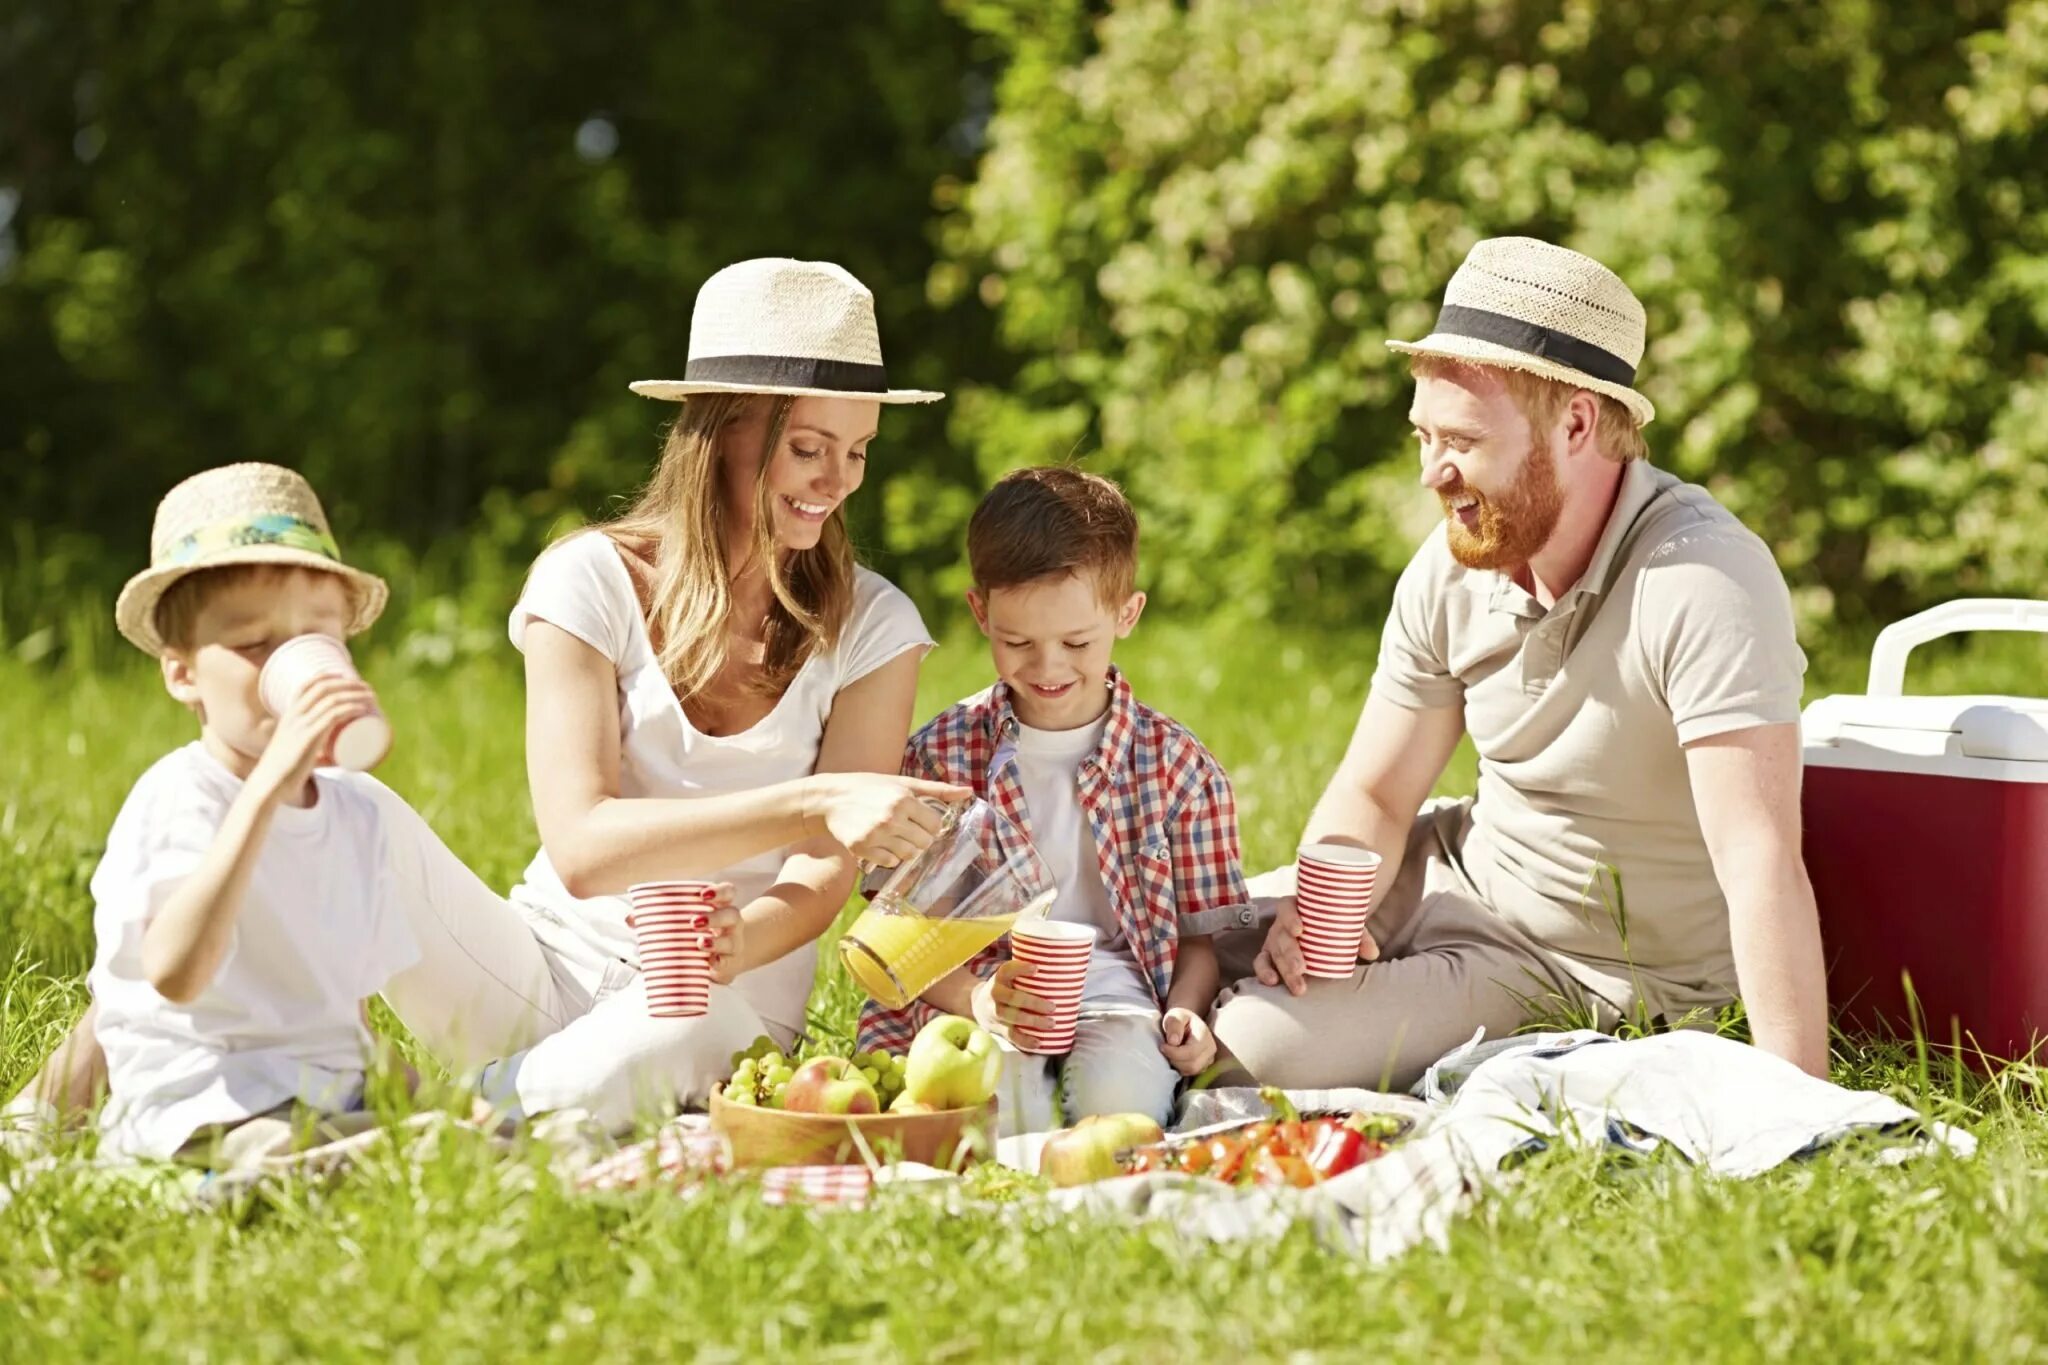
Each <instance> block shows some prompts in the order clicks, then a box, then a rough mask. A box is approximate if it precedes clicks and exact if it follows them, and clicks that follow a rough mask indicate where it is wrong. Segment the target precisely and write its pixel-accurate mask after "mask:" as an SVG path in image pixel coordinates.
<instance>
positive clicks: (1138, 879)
mask: <svg viewBox="0 0 2048 1365" xmlns="http://www.w3.org/2000/svg"><path fill="white" fill-rule="evenodd" d="M1109 686H1110V702H1109V724H1108V725H1107V726H1105V727H1104V728H1103V732H1102V743H1101V745H1100V746H1099V747H1098V748H1097V749H1096V750H1095V752H1094V753H1092V754H1090V755H1089V756H1088V757H1087V758H1085V759H1083V760H1082V761H1081V766H1080V770H1079V772H1078V774H1077V780H1078V781H1079V783H1080V797H1081V809H1082V810H1083V811H1084V812H1085V813H1086V814H1087V817H1088V824H1089V827H1090V828H1091V829H1092V830H1093V831H1094V834H1095V851H1096V857H1097V858H1098V859H1099V860H1100V866H1101V871H1102V884H1103V886H1104V887H1105V888H1106V889H1107V890H1108V892H1109V903H1110V906H1111V908H1112V909H1113V910H1114V911H1115V912H1116V918H1117V924H1118V925H1119V926H1120V927H1121V928H1122V930H1123V933H1124V937H1125V939H1126V940H1128V941H1129V943H1130V945H1131V950H1132V952H1133V954H1134V955H1135V956H1136V958H1137V960H1138V966H1139V968H1140V969H1141V970H1142V971H1143V972H1144V974H1145V978H1146V980H1147V981H1149V982H1150V983H1151V986H1152V994H1153V996H1154V998H1155V999H1157V1000H1158V1001H1159V1002H1160V1003H1161V1007H1162V1008H1163V1007H1164V1003H1165V1000H1166V992H1167V989H1168V988H1169V987H1170V986H1171V985H1172V984H1173V963H1174V957H1175V955H1176V952H1177V950H1178V948H1179V946H1180V936H1181V935H1182V934H1189V935H1201V934H1212V933H1215V932H1217V931H1219V930H1222V929H1234V928H1238V927H1241V926H1244V925H1248V924H1251V923H1252V922H1253V921H1254V919H1255V918H1256V912H1254V911H1253V909H1252V908H1251V896H1250V894H1249V893H1248V892H1247V891H1246V890H1245V885H1244V872H1243V869H1242V868H1241V867H1240V866H1239V853H1238V841H1237V802H1236V799H1235V798H1234V797H1233V796H1232V795H1231V791H1230V779H1229V778H1228V777H1226V776H1224V773H1223V767H1222V765H1221V764H1219V763H1218V762H1217V761H1216V759H1215V757H1214V756H1213V755H1212V754H1210V752H1209V751H1208V750H1207V749H1205V748H1203V747H1202V742H1201V741H1200V740H1198V739H1196V738H1195V737H1194V735H1193V734H1192V733H1190V732H1189V731H1188V729H1187V728H1186V727H1185V726H1183V725H1181V724H1180V723H1179V722H1178V721H1175V720H1173V719H1172V718H1171V717H1168V716H1165V715H1162V714H1160V713H1159V712H1157V711H1154V710H1153V709H1152V708H1151V707H1149V706H1146V705H1145V704H1144V703H1142V702H1140V701H1138V700H1137V699H1136V698H1135V697H1133V696H1132V695H1131V685H1130V683H1129V682H1128V681H1127V680H1126V679H1125V678H1124V676H1123V673H1122V671H1121V670H1118V669H1115V668H1112V669H1111V670H1110V673H1109ZM1016 734H1017V716H1016V713H1015V712H1014V711H1013V710H1012V709H1011V707H1010V689H1009V688H1008V687H1007V686H1006V685H1004V684H1003V683H1000V682H999V683H997V684H996V685H995V686H993V687H991V688H989V689H988V690H987V691H986V692H982V693H979V694H977V695H975V696H972V697H969V698H968V699H967V700H965V701H962V702H958V703H955V704H954V705H953V706H951V707H949V708H947V709H946V710H944V711H942V712H940V713H939V714H938V715H937V716H936V717H934V718H933V719H932V721H931V723H930V724H928V725H926V726H925V727H924V728H923V729H922V730H919V731H918V732H917V733H916V734H914V735H912V736H911V737H910V745H909V748H908V749H907V750H906V751H905V754H904V758H903V771H904V772H905V773H906V774H908V775H910V776H912V777H928V778H933V779H935V780H937V781H940V782H952V783H957V784H958V785H960V786H964V787H972V788H973V789H974V794H975V795H977V796H979V797H981V798H982V799H984V800H985V801H987V802H988V803H989V804H990V805H992V806H994V807H995V808H996V809H997V810H999V811H1001V812H1002V813H1003V814H1004V815H1005V816H1006V817H1008V819H1009V820H1010V821H1011V822H1012V823H1013V824H1015V825H1016V826H1017V827H1018V828H1019V829H1021V830H1023V831H1024V832H1025V834H1026V835H1027V836H1028V835H1029V834H1030V832H1031V819H1030V814H1029V812H1027V811H1026V810H1025V808H1024V788H1023V785H1022V783H1021V782H1020V781H1019V780H1018V776H1017V761H1016V757H1015V747H1014V740H1015V738H1016ZM1008 956H1009V941H1008V940H1007V939H1004V940H1001V941H999V942H997V943H996V944H994V945H992V946H991V947H989V948H988V949H986V950H984V951H983V952H982V953H981V954H980V955H979V956H977V957H976V958H975V959H974V960H973V961H972V962H970V963H968V964H967V965H968V968H969V969H970V970H971V971H973V972H974V974H975V975H976V976H981V977H986V976H988V975H990V974H991V973H993V972H994V971H995V969H996V968H997V966H999V965H1000V964H1001V963H1002V962H1003V961H1004V960H1005V959H1006V958H1008ZM939 1014H940V1011H939V1010H938V1009H936V1008H935V1007H933V1006H931V1005H927V1004H926V1003H925V1002H924V1001H922V1000H913V1001H912V1002H911V1003H910V1005H909V1007H908V1008H906V1009H902V1010H886V1009H883V1008H882V1007H881V1006H880V1005H877V1004H876V1003H875V1002H873V1001H872V1000H870V1001H869V1002H868V1003H867V1004H866V1005H865V1006H864V1007H863V1008H862V1010H861V1015H860V1047H861V1050H862V1051H875V1050H877V1049H881V1050H886V1051H889V1052H901V1051H903V1050H904V1049H905V1048H907V1047H909V1046H910V1040H911V1039H912V1038H914V1037H916V1036H917V1031H918V1030H919V1029H921V1028H923V1027H924V1026H925V1024H926V1023H928V1022H929V1021H930V1020H932V1019H934V1018H936V1017H938V1015H939Z"/></svg>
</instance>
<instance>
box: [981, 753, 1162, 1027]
mask: <svg viewBox="0 0 2048 1365" xmlns="http://www.w3.org/2000/svg"><path fill="white" fill-rule="evenodd" d="M1108 725H1109V717H1108V716H1107V715H1104V716H1103V717H1102V718H1101V719H1100V720H1098V721H1096V722H1095V723H1094V724H1093V725H1084V726H1082V727H1080V728H1079V729H1077V730H1034V729H1033V728H1032V727H1030V726H1029V725H1025V724H1024V723H1022V722H1021V721H1020V722H1018V725H1017V738H1016V755H1017V782H1018V785H1019V786H1021V787H1022V788H1023V789H1024V809H1025V810H1026V811H1027V812H1028V813H1029V815H1030V817H1031V845H1032V847H1033V848H1035V849H1037V850H1038V855H1039V856H1040V857H1041V858H1043V859H1045V864H1046V866H1047V868H1049V869H1050V870H1051V872H1052V879H1053V885H1055V886H1057V887H1058V888H1059V898H1058V899H1057V900H1055V901H1054V902H1053V906H1052V912H1051V918H1053V919H1057V920H1068V921H1071V922H1073V923H1075V924H1092V925H1094V926H1095V931H1096V933H1097V934H1098V935H1099V937H1098V938H1097V939H1096V940H1095V953H1094V956H1092V957H1091V958H1089V960H1088V985H1087V987H1086V988H1085V989H1084V990H1083V991H1082V993H1081V1006H1082V1008H1083V1009H1094V1008H1097V1007H1101V1006H1122V1005H1136V1006H1139V1007H1141V1008H1142V1009H1143V1010H1144V1011H1145V1012H1146V1013H1148V1014H1149V1013H1156V1012H1157V1011H1158V1004H1157V1002H1155V1001H1154V1000H1153V998H1152V987H1151V986H1150V985H1149V984H1147V982H1146V980H1145V973H1144V971H1143V970H1142V969H1141V968H1140V967H1139V966H1138V959H1137V956H1136V955H1135V954H1133V953H1132V952H1131V945H1130V942H1129V940H1127V939H1126V938H1125V937H1124V931H1123V926H1122V925H1120V924H1118V923H1117V918H1116V910H1115V908H1114V907H1112V906H1111V905H1110V903H1109V889H1108V888H1107V887H1105V886H1104V885H1103V884H1102V861H1101V858H1100V857H1099V856H1098V853H1097V846H1096V843H1095V831H1094V829H1093V828H1092V827H1091V826H1090V825H1089V823H1088V812H1087V811H1086V810H1084V809H1083V808H1082V806H1081V783H1080V771H1081V763H1082V760H1084V759H1086V758H1087V757H1088V755H1090V754H1092V753H1094V752H1095V751H1096V750H1097V749H1098V748H1100V747H1101V745H1102V735H1103V731H1104V730H1105V729H1106V728H1107V727H1108ZM990 766H991V767H992V768H993V767H999V766H1001V760H1000V758H998V759H997V760H996V761H995V762H994V763H992V764H991V765H990Z"/></svg>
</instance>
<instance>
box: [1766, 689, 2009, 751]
mask: <svg viewBox="0 0 2048 1365" xmlns="http://www.w3.org/2000/svg"><path fill="white" fill-rule="evenodd" d="M1800 729H1801V732H1802V734H1803V737H1804V738H1805V740H1806V742H1807V743H1808V744H1830V745H1833V744H1857V745H1868V746H1870V747H1872V748H1877V749H1888V750H1891V751H1893V752H1895V753H1903V754H1922V755H1929V756H1932V755H1936V754H1948V755H1953V756H1958V757H1965V758H1992V759H2003V760H2005V761H2008V762H2020V763H2048V700H2043V699H2039V698H2033V697H1984V696H1978V697H1870V696H1851V695H1844V696H1834V697H1823V698H1821V699H1820V700H1819V701H1816V702H1814V703H1813V704H1812V705H1811V706H1809V707H1807V708H1806V714H1805V715H1804V716H1802V717H1801V719H1800Z"/></svg>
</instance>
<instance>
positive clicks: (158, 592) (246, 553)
mask: <svg viewBox="0 0 2048 1365" xmlns="http://www.w3.org/2000/svg"><path fill="white" fill-rule="evenodd" d="M229 564H295V565H298V566H300V567H302V568H307V569H318V570H320V571H321V572H323V573H331V574H334V575H335V576H336V577H338V578H340V579H341V580H342V583H343V584H344V585H345V586H346V587H347V588H348V595H349V603H350V607H351V614H350V617H349V623H348V633H349V634H350V635H354V634H355V633H356V632H358V631H361V630H366V629H368V628H369V625H370V623H371V622H373V621H375V620H376V619H377V615H378V613H379V612H382V611H383V610H384V601H385V598H386V596H387V595H388V589H387V588H386V587H385V586H384V580H383V579H381V578H379V577H377V576H376V575H375V574H367V573H364V572H363V571H362V570H361V569H352V568H350V567H349V566H348V565H346V564H344V563H342V562H341V551H340V550H339V549H338V548H336V546H335V544H334V533H333V532H332V531H329V530H328V529H327V515H326V513H324V512H322V511H321V510H320V499H319V498H317V497H315V496H314V495H313V488H312V485H310V484H308V483H307V482H306V481H305V479H303V478H301V477H300V476H299V475H298V474H296V473H294V472H293V471H291V470H289V469H283V468H280V467H279V466H277V465H274V464H231V465H223V466H222V467H220V468H219V469H209V470H207V471H206V472H204V473H202V474H194V475H193V476H192V477H191V478H189V479H187V480H185V481H184V482H183V483H181V484H179V485H178V486H177V487H176V488H173V489H172V490H171V491H170V492H168V493H166V494H164V500H163V501H162V502H160V503H158V504H157V507H156V524H155V525H154V526H153V527H152V528H151V530H150V533H149V567H148V568H147V569H145V570H143V571H142V572H141V573H139V574H137V575H135V577H133V578H131V579H129V580H128V586H126V587H124V588H122V589H121V596H120V599H119V600H118V601H116V602H115V603H114V624H115V625H117V626H119V627H120V628H121V633H122V634H123V635H125V636H127V637H128V639H129V640H130V641H131V642H133V643H134V644H135V646H136V647H137V648H139V649H141V650H143V651H144V652H145V653H149V654H157V655H161V654H162V653H163V652H164V650H165V648H166V646H165V644H164V640H163V637H162V636H160V635H158V634H157V626H156V608H157V603H158V602H160V601H162V600H163V595H164V593H165V592H167V591H169V589H170V586H171V584H173V583H175V582H177V581H178V580H179V579H181V578H183V577H184V576H185V575H186V574H189V573H193V572H195V571H197V570H199V569H217V568H221V567H223V566H224V565H229Z"/></svg>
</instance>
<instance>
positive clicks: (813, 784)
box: [803, 772, 974, 867]
mask: <svg viewBox="0 0 2048 1365" xmlns="http://www.w3.org/2000/svg"><path fill="white" fill-rule="evenodd" d="M973 795H974V793H973V791H972V790H970V789H969V788H966V787H955V786H951V785H949V784H947V783H944V782H928V781H926V780H924V779H923V778H919V777H896V776H892V775H888V774H883V773H860V772H841V773H818V774H816V775H815V776H813V777H810V778H807V779H805V785H804V800H803V827H804V833H805V834H807V835H809V834H829V835H830V836H831V837H832V838H833V839H834V840H836V841H837V842H838V843H839V844H840V845H841V846H843V847H844V848H846V849H847V850H848V851H849V852H851V853H852V854H853V856H854V857H856V858H858V859H860V860H861V861H862V862H864V863H872V864H873V865H874V866H876V867H896V866H898V865H899V864H902V863H905V862H908V861H909V860H910V859H912V858H914V857H916V856H917V855H918V854H919V853H920V852H921V851H923V850H924V849H925V848H926V847H927V846H929V845H930V843H931V841H932V840H933V838H935V837H936V836H937V835H938V832H939V825H940V820H941V815H940V811H939V810H937V809H934V807H933V805H932V803H933V802H937V803H938V805H939V806H941V807H944V806H949V805H952V804H954V803H955V802H959V801H965V800H967V799H968V798H969V797H971V796H973Z"/></svg>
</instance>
